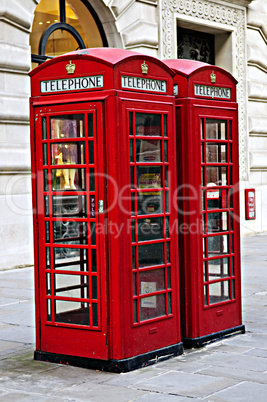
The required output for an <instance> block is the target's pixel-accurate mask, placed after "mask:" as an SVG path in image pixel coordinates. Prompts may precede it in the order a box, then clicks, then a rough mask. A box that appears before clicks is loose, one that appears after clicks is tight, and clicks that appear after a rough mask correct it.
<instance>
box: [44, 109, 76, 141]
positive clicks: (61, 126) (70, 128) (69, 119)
mask: <svg viewBox="0 0 267 402" xmlns="http://www.w3.org/2000/svg"><path fill="white" fill-rule="evenodd" d="M50 132H51V138H52V139H64V138H79V137H84V116H83V115H79V114H77V115H75V114H73V115H71V114H70V115H65V116H57V117H51V118H50Z"/></svg>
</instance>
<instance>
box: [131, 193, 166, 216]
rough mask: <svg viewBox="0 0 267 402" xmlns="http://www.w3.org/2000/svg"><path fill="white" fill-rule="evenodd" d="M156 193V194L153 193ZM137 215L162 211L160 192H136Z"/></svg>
mask: <svg viewBox="0 0 267 402" xmlns="http://www.w3.org/2000/svg"><path fill="white" fill-rule="evenodd" d="M155 194H157V195H155ZM137 210H138V212H137V213H138V215H149V214H160V213H162V211H163V206H162V192H161V191H157V192H154V191H152V192H149V193H148V192H144V193H143V192H142V193H137Z"/></svg>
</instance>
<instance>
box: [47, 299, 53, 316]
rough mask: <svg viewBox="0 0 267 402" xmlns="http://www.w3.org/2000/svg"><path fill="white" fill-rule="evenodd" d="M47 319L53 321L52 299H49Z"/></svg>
mask: <svg viewBox="0 0 267 402" xmlns="http://www.w3.org/2000/svg"><path fill="white" fill-rule="evenodd" d="M47 321H52V304H51V300H50V299H48V300H47Z"/></svg>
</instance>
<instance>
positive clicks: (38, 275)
mask: <svg viewBox="0 0 267 402" xmlns="http://www.w3.org/2000/svg"><path fill="white" fill-rule="evenodd" d="M30 75H31V85H32V97H31V101H30V103H31V141H32V142H31V146H32V174H33V181H32V185H33V206H34V238H35V291H36V327H37V328H36V351H35V359H40V360H48V361H54V362H62V363H68V364H73V365H80V366H84V367H92V368H98V369H104V370H111V371H118V372H120V371H128V370H131V369H133V368H136V367H141V366H143V365H145V364H148V362H152V361H153V360H157V358H158V357H160V356H168V355H169V356H172V355H177V354H181V353H182V352H183V348H182V343H181V339H180V316H179V290H178V283H179V278H178V276H179V274H178V251H177V234H176V233H171V231H170V229H169V228H170V227H172V226H173V225H174V224H175V221H176V211H175V208H173V205H172V203H171V193H172V192H173V191H174V188H175V185H176V173H175V170H176V169H175V163H176V155H175V152H174V150H175V147H176V145H175V136H174V135H173V133H174V118H175V116H174V112H175V105H174V101H175V99H174V97H173V95H172V94H173V75H174V74H173V72H172V70H171V69H169V68H168V67H167V66H165V65H164V63H162V62H160V61H159V60H156V59H154V58H152V57H149V56H143V55H141V54H138V53H134V52H131V51H127V50H120V49H111V48H106V49H103V48H99V49H88V50H82V51H77V52H73V53H70V54H67V55H64V56H60V57H56V58H54V59H53V60H50V61H47V62H46V63H44V64H42V65H41V66H39V67H37V68H36V69H34V70H33V71H32V72H31V73H30Z"/></svg>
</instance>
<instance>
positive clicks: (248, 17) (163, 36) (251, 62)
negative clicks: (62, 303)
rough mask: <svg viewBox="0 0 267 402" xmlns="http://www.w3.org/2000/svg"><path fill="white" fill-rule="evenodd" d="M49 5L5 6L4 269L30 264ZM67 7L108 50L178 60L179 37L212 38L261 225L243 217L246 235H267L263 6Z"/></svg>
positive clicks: (18, 1) (0, 29) (0, 183)
mask: <svg viewBox="0 0 267 402" xmlns="http://www.w3.org/2000/svg"><path fill="white" fill-rule="evenodd" d="M55 1H58V0H55ZM52 2H53V0H41V1H40V0H23V1H22V0H9V1H7V0H3V1H1V4H0V35H1V37H0V50H1V51H0V76H1V79H0V101H1V107H0V234H1V242H0V255H1V261H0V268H5V267H13V266H22V265H28V264H31V263H32V261H33V257H32V255H33V253H32V218H31V216H32V207H31V182H30V145H29V137H30V135H29V131H30V130H29V95H30V80H29V77H28V72H29V71H30V70H31V68H32V66H33V65H32V64H31V53H32V51H31V47H32V48H33V35H34V30H36V25H34V23H35V22H34V21H35V17H36V15H37V14H36V10H37V7H39V6H41V5H42V4H44V3H46V5H47V6H49V4H50V3H51V4H52ZM39 3H40V4H39ZM60 3H62V2H60ZM65 3H66V5H68V7H69V8H70V9H71V10H72V12H73V13H74V14H75V12H76V10H78V11H77V12H76V16H77V19H78V20H79V18H80V19H81V20H82V19H84V20H85V22H86V18H87V17H86V13H84V12H82V13H80V14H79V7H80V5H81V4H80V3H83V6H85V7H86V10H87V11H88V21H89V20H90V18H91V19H92V18H93V19H94V20H95V21H96V27H97V28H95V29H98V30H99V32H100V34H101V35H102V38H104V39H103V45H105V46H109V47H117V48H125V49H129V50H135V51H139V52H142V53H145V54H149V55H152V56H155V57H158V58H160V59H168V58H177V54H178V53H177V48H178V43H177V41H179V32H181V30H190V31H195V32H196V33H197V35H198V33H201V34H200V35H202V34H203V35H211V36H212V38H213V39H212V40H213V44H214V45H213V48H214V55H213V57H214V63H215V64H216V65H219V66H220V67H223V68H225V69H226V70H228V71H229V72H230V73H231V74H233V75H234V77H235V78H236V79H237V80H238V103H239V135H240V144H239V147H240V188H241V214H242V217H243V216H244V189H245V188H250V187H253V188H256V209H257V210H256V213H257V219H256V220H255V221H245V220H244V218H242V220H241V225H242V233H243V234H246V233H249V232H260V231H265V230H267V206H266V203H265V199H266V198H267V46H266V45H267V4H266V1H265V0H71V1H67V0H66V1H64V4H65ZM55 21H56V20H55ZM39 24H41V23H39ZM81 25H82V21H81ZM85 25H86V24H84V26H85ZM85 29H86V28H85ZM177 32H178V34H177ZM88 36H90V32H89V33H88ZM91 37H94V35H92V33H91ZM87 43H88V44H89V45H88V46H90V47H94V46H99V44H95V43H94V40H92V41H91V42H90V41H89V40H88V42H87ZM71 50H75V49H71Z"/></svg>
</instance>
